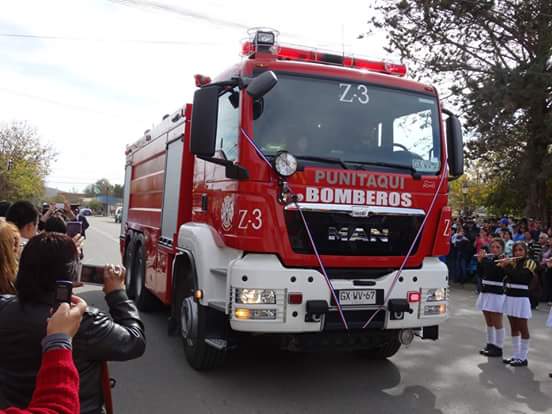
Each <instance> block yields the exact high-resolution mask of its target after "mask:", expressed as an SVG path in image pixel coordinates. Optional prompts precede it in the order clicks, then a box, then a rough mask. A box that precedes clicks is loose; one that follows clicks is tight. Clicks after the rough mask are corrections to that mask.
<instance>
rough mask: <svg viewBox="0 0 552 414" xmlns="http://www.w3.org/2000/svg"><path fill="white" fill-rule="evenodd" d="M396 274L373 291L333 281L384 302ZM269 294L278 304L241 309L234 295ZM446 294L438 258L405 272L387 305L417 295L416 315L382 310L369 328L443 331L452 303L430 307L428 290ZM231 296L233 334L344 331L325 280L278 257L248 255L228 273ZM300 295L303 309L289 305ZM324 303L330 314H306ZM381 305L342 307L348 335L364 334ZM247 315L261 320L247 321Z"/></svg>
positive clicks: (444, 273)
mask: <svg viewBox="0 0 552 414" xmlns="http://www.w3.org/2000/svg"><path fill="white" fill-rule="evenodd" d="M395 275H396V272H392V273H390V274H388V275H385V276H382V277H380V278H378V279H373V280H371V281H373V282H374V284H373V286H358V285H356V284H355V281H354V280H353V279H334V280H332V284H333V286H334V289H335V290H340V289H347V290H362V289H376V291H377V292H378V296H379V297H380V300H383V299H382V298H383V296H384V295H385V294H386V293H387V292H388V290H389V288H390V287H391V283H392V281H393V278H394V277H395ZM240 288H244V289H271V290H274V293H275V295H274V296H275V298H276V300H275V302H276V303H274V304H241V303H237V300H238V299H237V297H236V289H240ZM434 288H448V273H447V268H446V266H445V265H444V264H443V263H442V262H441V261H439V260H438V259H437V258H434V257H429V258H426V259H425V260H424V262H423V265H422V267H421V268H420V269H413V270H404V271H403V272H402V273H401V278H400V279H399V281H397V284H396V285H395V287H394V289H393V292H392V295H391V296H390V298H389V299H402V300H404V299H406V298H407V296H408V292H413V291H418V292H420V293H421V296H422V300H421V301H420V302H417V303H410V308H411V309H412V313H407V312H404V313H400V314H391V313H390V312H389V311H387V310H386V309H384V310H381V311H379V312H378V313H377V315H376V316H375V317H374V318H373V321H372V323H371V324H370V325H369V326H368V328H377V329H386V330H387V329H416V328H421V327H424V326H434V325H439V324H440V323H441V322H443V321H445V320H446V319H447V317H448V298H447V297H446V296H445V297H444V298H443V300H440V301H433V302H427V301H426V296H427V295H426V293H427V292H428V290H429V289H434ZM227 292H228V298H229V303H228V306H227V311H228V313H229V319H230V326H231V328H232V329H233V330H235V331H243V332H264V333H306V332H322V331H335V330H343V329H344V327H343V324H342V322H341V319H340V317H339V314H338V311H337V307H336V306H335V305H334V304H332V300H331V293H330V290H329V288H328V286H327V284H326V282H325V280H324V276H323V275H322V274H321V273H320V272H319V271H317V270H314V269H302V268H297V269H290V268H285V267H283V266H282V264H281V263H280V261H279V260H278V258H277V257H276V256H275V255H263V254H248V255H246V256H245V257H243V258H240V259H236V260H234V261H233V262H232V263H231V265H230V267H229V269H228V278H227ZM291 293H301V294H302V295H303V300H302V303H301V304H290V303H288V295H289V294H291ZM314 301H318V303H320V301H325V302H326V303H327V304H328V313H326V314H325V315H324V316H323V317H321V318H316V317H315V318H313V317H312V316H313V315H312V314H309V313H308V312H307V302H310V303H313V302H314ZM378 307H379V306H378V305H362V306H358V305H356V306H342V309H343V311H344V314H345V318H346V320H347V323H348V325H349V328H350V329H361V328H362V327H363V325H364V324H365V323H366V322H367V321H368V319H370V317H371V316H372V315H373V314H374V313H375V311H376V310H377V309H378ZM244 315H250V316H251V315H255V317H256V316H259V317H260V319H247V318H245V319H244Z"/></svg>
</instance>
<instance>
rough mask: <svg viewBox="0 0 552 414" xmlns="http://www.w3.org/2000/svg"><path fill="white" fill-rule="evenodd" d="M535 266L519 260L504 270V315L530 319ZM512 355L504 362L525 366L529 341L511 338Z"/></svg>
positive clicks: (528, 261)
mask: <svg viewBox="0 0 552 414" xmlns="http://www.w3.org/2000/svg"><path fill="white" fill-rule="evenodd" d="M536 269H537V264H536V263H535V261H533V260H531V259H528V258H526V259H524V260H519V261H517V262H516V263H514V266H513V267H511V266H508V267H506V268H505V269H504V273H505V274H506V277H505V279H504V282H505V283H504V288H505V289H504V293H505V294H506V298H505V299H504V313H505V314H506V315H508V316H512V317H515V318H520V319H531V317H532V313H531V302H530V300H529V285H530V284H531V280H532V279H533V277H534V273H535V271H536ZM512 348H513V354H512V358H511V360H504V362H509V363H510V364H511V365H514V366H521V365H527V355H528V353H529V339H522V338H521V336H513V337H512Z"/></svg>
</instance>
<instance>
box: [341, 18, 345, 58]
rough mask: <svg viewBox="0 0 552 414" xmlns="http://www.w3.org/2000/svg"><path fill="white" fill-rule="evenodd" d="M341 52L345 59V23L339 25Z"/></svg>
mask: <svg viewBox="0 0 552 414" xmlns="http://www.w3.org/2000/svg"><path fill="white" fill-rule="evenodd" d="M341 51H342V53H343V57H345V23H341Z"/></svg>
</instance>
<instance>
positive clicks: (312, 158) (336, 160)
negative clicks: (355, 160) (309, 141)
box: [295, 155, 349, 170]
mask: <svg viewBox="0 0 552 414" xmlns="http://www.w3.org/2000/svg"><path fill="white" fill-rule="evenodd" d="M295 158H297V159H298V160H305V161H320V162H328V163H331V164H338V165H341V167H342V168H343V169H344V170H348V169H349V167H348V166H347V164H346V163H347V161H343V160H342V159H341V158H334V157H316V156H311V155H295Z"/></svg>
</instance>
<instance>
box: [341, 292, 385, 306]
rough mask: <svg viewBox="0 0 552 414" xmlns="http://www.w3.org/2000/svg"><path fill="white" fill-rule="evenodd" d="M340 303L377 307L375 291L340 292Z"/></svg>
mask: <svg viewBox="0 0 552 414" xmlns="http://www.w3.org/2000/svg"><path fill="white" fill-rule="evenodd" d="M338 297H339V303H340V304H341V305H375V304H376V290H375V289H355V290H340V291H339V296H338Z"/></svg>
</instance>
